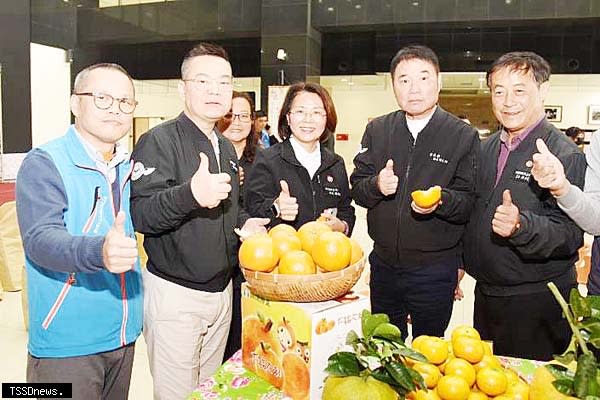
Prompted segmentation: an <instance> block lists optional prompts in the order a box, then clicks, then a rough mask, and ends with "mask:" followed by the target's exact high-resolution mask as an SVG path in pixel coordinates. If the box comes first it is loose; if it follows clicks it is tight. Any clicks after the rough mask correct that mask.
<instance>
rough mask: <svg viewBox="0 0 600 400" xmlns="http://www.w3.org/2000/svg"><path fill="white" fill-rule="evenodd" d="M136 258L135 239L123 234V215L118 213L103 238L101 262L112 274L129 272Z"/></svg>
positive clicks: (121, 212) (120, 212)
mask: <svg viewBox="0 0 600 400" xmlns="http://www.w3.org/2000/svg"><path fill="white" fill-rule="evenodd" d="M137 256H138V251H137V244H136V242H135V239H133V238H130V237H129V236H127V234H126V233H125V213H124V212H123V211H119V213H118V214H117V218H115V222H114V224H113V226H112V227H111V228H110V230H109V231H108V233H107V234H106V236H105V237H104V244H103V245H102V260H103V261H104V268H106V269H107V270H108V271H110V272H112V273H113V274H119V273H121V272H126V271H129V270H130V269H132V268H133V264H134V263H135V260H136V258H137Z"/></svg>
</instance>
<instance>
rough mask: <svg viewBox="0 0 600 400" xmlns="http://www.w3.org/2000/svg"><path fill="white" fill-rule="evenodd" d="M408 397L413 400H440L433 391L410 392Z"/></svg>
mask: <svg viewBox="0 0 600 400" xmlns="http://www.w3.org/2000/svg"><path fill="white" fill-rule="evenodd" d="M409 396H410V397H409V399H413V400H440V396H438V394H437V392H436V391H435V390H428V391H424V390H417V391H416V392H410V393H409Z"/></svg>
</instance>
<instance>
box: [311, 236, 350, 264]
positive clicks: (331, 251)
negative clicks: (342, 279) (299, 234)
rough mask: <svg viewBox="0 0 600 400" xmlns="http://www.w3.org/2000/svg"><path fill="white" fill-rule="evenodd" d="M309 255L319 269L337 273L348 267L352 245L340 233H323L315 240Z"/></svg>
mask: <svg viewBox="0 0 600 400" xmlns="http://www.w3.org/2000/svg"><path fill="white" fill-rule="evenodd" d="M311 254H312V257H313V259H314V260H315V262H316V263H317V265H318V266H319V267H321V268H323V269H324V270H327V271H330V272H331V271H339V270H340V269H344V268H346V267H347V266H348V265H350V258H351V257H352V243H351V242H350V239H348V237H347V236H346V235H344V234H343V233H341V232H323V233H321V234H320V235H319V237H317V240H315V242H314V245H313V248H312V253H311Z"/></svg>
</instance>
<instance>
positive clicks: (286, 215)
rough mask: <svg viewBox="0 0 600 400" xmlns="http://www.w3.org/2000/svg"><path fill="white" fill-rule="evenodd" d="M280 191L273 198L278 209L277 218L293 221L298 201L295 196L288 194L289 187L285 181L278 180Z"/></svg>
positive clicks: (296, 214)
mask: <svg viewBox="0 0 600 400" xmlns="http://www.w3.org/2000/svg"><path fill="white" fill-rule="evenodd" d="M279 185H280V186H281V192H279V197H277V199H275V204H276V205H277V208H278V209H279V218H281V219H282V220H284V221H293V220H295V219H296V217H297V216H298V203H297V201H296V198H295V197H292V196H291V195H290V188H289V186H288V184H287V182H286V181H284V180H281V181H279Z"/></svg>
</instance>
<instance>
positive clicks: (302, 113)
mask: <svg viewBox="0 0 600 400" xmlns="http://www.w3.org/2000/svg"><path fill="white" fill-rule="evenodd" d="M290 115H291V116H292V117H294V118H297V119H306V118H308V119H313V120H319V119H323V118H326V117H327V112H326V111H325V110H303V109H297V110H292V111H290Z"/></svg>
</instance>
